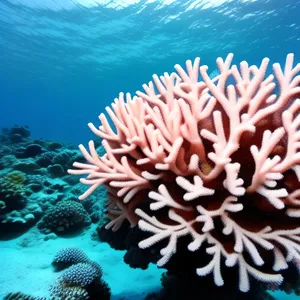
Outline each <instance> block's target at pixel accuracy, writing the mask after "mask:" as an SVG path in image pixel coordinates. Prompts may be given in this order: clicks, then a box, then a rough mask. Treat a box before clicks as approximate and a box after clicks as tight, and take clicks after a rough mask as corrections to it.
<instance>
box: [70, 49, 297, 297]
mask: <svg viewBox="0 0 300 300" xmlns="http://www.w3.org/2000/svg"><path fill="white" fill-rule="evenodd" d="M232 59H233V55H232V54H229V55H228V56H227V58H226V59H225V60H223V59H221V58H218V59H217V65H218V68H219V73H218V75H217V76H215V77H212V78H211V77H210V76H209V75H208V73H207V70H208V67H207V66H200V59H199V58H196V59H195V61H194V63H192V62H191V61H187V63H186V69H187V70H184V69H183V68H182V67H180V66H179V65H176V66H175V68H176V70H177V73H172V74H168V73H164V75H163V76H161V77H158V76H157V75H154V76H153V81H154V82H150V83H149V84H148V85H146V84H145V85H143V88H144V90H145V92H140V91H138V92H137V95H136V96H134V97H131V95H130V94H127V95H126V97H125V96H124V94H123V93H121V94H120V96H119V98H118V99H115V101H114V103H113V104H112V108H110V107H107V108H106V110H107V112H108V114H109V116H110V118H111V120H112V122H113V123H114V127H115V129H116V130H114V129H113V128H112V127H111V125H110V122H109V121H108V120H107V118H106V117H105V115H104V114H101V115H100V116H99V119H100V122H101V125H100V127H99V128H96V127H95V126H94V125H93V124H89V127H90V129H91V130H92V131H93V132H94V133H95V134H96V135H97V136H99V137H100V138H102V139H103V141H102V145H103V147H104V148H105V150H106V153H105V154H104V155H102V156H99V155H98V153H97V150H96V148H95V145H94V142H93V141H91V142H89V149H86V148H85V147H84V146H83V145H80V147H79V148H80V150H81V152H82V154H83V156H84V157H85V159H86V163H82V162H80V161H78V162H76V163H75V164H74V167H75V168H76V170H69V173H71V174H77V175H87V178H81V179H80V181H81V182H82V183H83V184H85V185H88V186H89V189H88V190H87V191H86V192H85V193H83V194H82V196H80V199H85V198H86V197H88V196H89V195H91V194H92V193H93V192H94V191H95V190H96V189H97V188H98V187H99V186H101V185H105V186H106V187H107V190H108V196H109V202H108V216H109V217H110V219H111V221H110V222H109V223H108V225H107V226H106V228H112V229H113V230H114V231H115V230H118V229H119V228H120V227H121V226H122V224H123V221H124V220H128V221H129V222H130V224H131V226H135V225H137V224H138V226H139V228H140V230H142V231H144V232H146V233H147V236H146V237H145V238H144V239H143V240H141V241H140V242H139V247H140V248H142V249H146V248H149V247H153V248H154V249H155V250H157V249H158V250H160V255H161V257H160V259H158V261H157V263H158V265H159V266H165V267H166V268H167V269H169V270H172V272H174V273H177V274H185V275H186V276H191V275H190V274H191V269H192V268H193V269H194V270H196V274H197V275H198V276H200V277H201V278H206V277H205V276H207V275H209V274H212V275H213V281H214V283H215V285H217V286H223V285H224V283H225V281H226V279H227V281H231V283H229V284H231V285H234V282H233V280H230V279H229V278H238V280H237V284H238V288H239V289H240V290H241V291H243V292H247V291H249V289H250V282H253V278H254V279H255V281H261V282H263V283H267V284H272V285H275V286H277V287H278V286H279V285H280V284H281V283H282V282H283V280H284V276H285V272H286V271H285V270H289V269H292V268H293V266H294V267H295V268H296V269H297V268H298V269H299V261H300V223H299V218H300V153H299V148H300V131H299V128H300V114H299V113H300V99H299V98H298V97H299V96H300V76H299V72H300V64H297V65H295V66H294V57H293V55H292V54H289V55H288V56H287V59H286V63H285V66H284V68H281V66H280V65H279V64H274V65H273V71H274V72H273V74H270V75H266V74H267V68H268V63H269V59H267V58H266V59H264V60H263V61H262V63H261V65H260V66H259V67H257V66H255V65H252V66H249V64H248V63H247V62H245V61H244V62H242V63H241V64H240V68H238V66H236V65H232ZM200 76H201V77H200ZM174 260H176V262H177V263H174ZM234 267H235V268H234ZM231 270H235V272H232V271H231ZM194 272H195V271H194ZM298 272H299V271H298ZM193 274H194V273H193ZM298 274H299V273H298ZM232 276H234V277H232ZM298 276H299V275H298ZM203 280H204V281H205V280H206V279H203ZM205 282H206V281H205Z"/></svg>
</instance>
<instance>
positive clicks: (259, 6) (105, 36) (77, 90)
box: [0, 0, 300, 144]
mask: <svg viewBox="0 0 300 300" xmlns="http://www.w3.org/2000/svg"><path fill="white" fill-rule="evenodd" d="M97 2H99V4H96V3H97ZM115 2H116V3H115V4H114V1H92V0H91V1H88V0H82V1H77V0H73V1H71V0H61V1H52V0H47V1H45V0H39V1H38V0H13V1H7V0H3V1H1V3H0V25H1V26H0V54H1V55H0V67H1V70H2V72H1V74H0V86H1V95H2V97H1V111H2V117H1V119H0V126H1V127H3V126H11V125H13V124H15V123H17V124H22V125H23V124H25V125H28V126H29V127H30V128H31V131H32V134H33V135H34V136H35V137H45V138H54V139H58V140H61V141H68V142H74V143H76V144H77V143H78V142H82V140H83V139H87V132H88V130H86V123H87V122H88V121H94V120H95V118H96V116H97V115H98V113H100V112H102V111H103V110H104V107H105V106H107V105H109V104H110V103H111V101H112V100H113V99H114V98H115V97H116V96H118V94H119V92H121V91H123V92H135V91H136V90H139V89H141V85H142V84H143V83H146V82H149V81H150V80H151V76H152V74H154V73H156V74H162V73H163V72H171V71H173V66H174V65H175V64H176V63H179V64H183V63H184V62H185V61H186V60H187V59H194V58H195V57H197V56H199V57H201V58H202V60H203V63H205V64H207V65H209V66H211V69H212V71H213V70H214V69H215V60H216V58H217V57H219V56H221V57H225V56H226V55H227V54H228V53H230V52H232V53H234V54H235V60H236V61H237V62H239V61H241V60H247V61H248V62H249V63H250V64H252V63H257V64H258V63H259V62H260V60H261V59H262V58H264V57H269V58H270V59H271V61H272V62H280V63H281V62H283V61H284V59H285V56H286V54H287V53H289V52H294V53H295V55H296V59H297V57H298V55H300V54H299V51H300V40H299V26H300V24H299V9H300V8H299V5H300V4H299V3H300V2H299V1H297V0H285V1H281V0H271V1H265V0H259V1H221V0H220V1H218V0H216V1H171V0H169V1H137V0H136V1H134V0H132V1H131V0H128V1H125V0H124V1H115ZM80 3H81V5H80ZM101 3H104V4H101ZM129 3H130V4H129ZM25 112H26V113H25Z"/></svg>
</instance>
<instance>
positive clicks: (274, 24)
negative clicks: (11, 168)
mask: <svg viewBox="0 0 300 300" xmlns="http://www.w3.org/2000/svg"><path fill="white" fill-rule="evenodd" d="M299 16H300V1H299V0H191V1H188V0H182V1H181V0H180V1H175V0H123V1H122V0H112V1H110V0H1V1H0V70H1V72H0V93H1V94H0V128H11V127H13V126H15V125H17V126H24V125H26V126H28V127H29V130H30V132H31V136H30V137H31V138H32V139H42V140H52V141H57V142H60V143H63V144H71V145H75V146H77V144H79V143H86V142H88V141H89V140H90V139H91V138H94V135H93V134H92V133H91V132H90V130H89V129H88V127H87V123H88V122H94V123H95V124H98V122H99V121H98V119H97V117H98V115H99V114H100V113H101V112H104V111H105V107H106V106H109V105H110V104H111V103H112V101H113V100H114V99H115V98H116V97H118V95H119V93H120V92H130V93H135V92H136V91H137V90H142V85H143V84H144V83H148V82H149V81H150V80H151V79H152V75H153V74H158V75H161V74H163V73H164V72H172V71H173V70H174V65H175V64H181V65H184V63H185V61H186V60H188V59H191V60H193V59H194V58H196V57H198V56H199V57H200V58H201V63H202V64H206V65H208V66H209V71H210V72H213V71H215V69H216V64H215V61H216V59H217V58H218V57H223V58H225V57H226V55H227V54H228V53H234V62H237V63H239V62H240V61H242V60H246V61H247V62H248V63H249V64H256V65H260V63H261V60H262V59H263V58H264V57H269V58H270V60H271V63H275V62H278V63H280V64H282V65H283V64H284V62H285V58H286V55H287V54H288V53H294V54H295V61H296V62H299V61H300V18H299ZM53 147H54V146H53ZM0 154H1V155H3V152H0ZM0 165H1V164H0ZM47 167H49V166H47ZM19 170H21V171H22V172H23V171H24V169H19ZM2 171H3V172H2ZM0 172H2V173H1V176H4V175H3V174H4V168H3V167H2V166H1V168H0ZM24 172H25V173H26V172H27V171H24ZM51 172H52V171H51ZM53 172H54V171H53ZM55 172H58V171H55ZM26 174H27V173H26ZM34 174H35V175H34V176H36V174H39V175H41V176H46V175H45V174H44V173H34ZM52 174H54V173H52ZM55 174H57V173H55ZM30 176H31V175H30ZM54 177H55V176H54V175H53V176H52V179H51V180H53V182H51V183H50V186H51V188H48V187H47V188H45V189H44V190H43V193H44V194H45V193H48V196H49V195H51V194H52V193H53V194H55V195H56V194H57V195H56V197H58V198H59V197H62V193H61V191H59V190H55V189H54V188H53V186H55V185H57V184H61V185H63V183H62V182H56V181H55V180H56V179H55V178H54ZM35 180H36V179H34V180H33V181H32V182H34V183H36V181H35ZM31 184H33V183H31ZM36 188H37V187H36ZM70 189H71V188H70ZM54 190H55V191H54ZM79 190H80V188H78V190H77V191H74V190H72V193H73V194H72V196H74V195H76V194H78V195H79V192H78V191H79ZM70 191H71V190H67V192H64V193H65V194H66V193H69V194H70V193H71V192H70ZM37 193H42V192H41V191H38V192H37ZM0 194H1V192H0ZM78 195H77V196H78ZM30 197H32V203H33V202H34V200H36V199H37V198H34V197H36V196H30ZM38 197H42V196H41V195H40V194H39V196H38ZM43 197H44V196H43ZM49 197H50V196H49ZM74 197H75V196H74ZM58 198H57V199H58ZM70 199H71V198H70ZM0 200H1V199H0ZM45 201H46V200H45ZM47 201H48V200H47ZM49 201H50V200H49ZM51 201H52V200H51ZM51 201H50V202H51ZM55 201H56V200H53V201H52V203H55ZM45 207H46V208H47V205H45ZM45 207H42V208H41V209H42V210H43V211H44V210H45V209H46V208H45ZM87 210H88V209H87ZM30 212H31V211H30ZM27 215H28V213H27V214H26V216H27ZM34 216H35V215H34ZM29 217H31V216H29ZM29 217H28V218H29ZM95 224H96V222H95V223H94V224H93V225H92V226H94V225H95ZM95 226H96V225H95ZM18 238H21V240H12V241H10V242H9V243H10V244H7V245H6V244H5V245H3V246H2V247H3V253H4V254H5V257H7V258H10V259H11V258H12V257H13V255H18V252H17V250H18V251H21V252H22V255H21V260H26V249H27V248H26V247H27V246H26V247H24V248H25V250H23V248H22V247H23V246H20V245H21V244H22V243H25V242H26V241H25V242H24V239H25V238H23V239H22V236H21V237H20V235H18ZM49 239H51V237H49ZM80 239H81V240H80ZM37 240H39V239H37ZM27 242H28V241H27ZM27 242H26V243H27ZM85 242H86V236H81V237H80V238H79V240H78V241H76V242H74V243H73V244H74V245H75V246H76V247H77V246H78V247H79V246H80V245H81V244H82V243H85ZM14 243H15V244H14ZM43 243H46V242H44V240H43ZM55 243H56V244H55V245H54V246H53V249H54V250H51V251H50V250H49V249H50V248H49V247H50V246H47V244H45V245H46V246H45V247H46V248H45V250H43V252H44V254H45V257H46V258H45V259H48V260H50V259H51V255H52V253H53V252H57V251H58V250H59V249H60V248H61V247H62V246H60V244H61V245H64V246H67V244H68V243H67V242H66V241H64V242H59V241H55ZM28 244H30V243H29V242H28ZM22 245H23V244H22ZM37 245H39V244H38V243H36V244H35V243H33V244H32V247H39V246H37ZM28 247H29V248H30V246H28ZM97 247H98V245H97V243H95V244H92V245H90V246H89V247H86V248H84V250H85V251H90V253H91V254H90V255H91V256H92V258H93V259H94V258H95V259H97V255H96V253H97V251H96V250H95V249H98V248H97ZM105 247H107V248H103V249H102V248H101V249H100V250H99V251H102V252H101V253H103V255H104V256H103V257H105V258H106V260H105V259H104V258H102V261H101V262H102V264H103V268H104V267H105V264H106V263H107V259H108V258H107V257H109V253H110V252H109V251H110V248H109V247H108V246H105ZM20 249H21V250H20ZM43 249H44V248H43ZM47 249H48V250H49V252H47V251H48V250H47ZM91 249H94V250H91ZM28 251H29V250H28ZM0 253H1V250H0ZM9 253H12V254H11V256H10V254H9ZM28 253H29V252H28ZM54 254H55V253H54ZM30 255H32V256H33V257H34V256H35V255H34V254H32V253H31V254H30ZM47 255H48V256H47ZM113 255H116V256H115V260H116V261H119V260H120V261H122V258H121V256H122V255H120V256H117V254H113ZM52 256H53V255H52ZM108 261H109V262H108V263H107V264H108V265H109V264H112V265H113V264H114V261H113V259H112V258H110V259H108ZM18 263H20V262H18ZM45 264H46V263H45ZM120 264H121V262H120ZM5 267H11V268H12V269H13V270H15V268H14V266H13V264H12V265H9V266H7V265H5ZM27 267H28V266H26V267H25V268H27ZM28 268H29V267H28ZM39 268H40V270H42V269H43V263H42V262H41V263H40V265H39ZM112 268H113V267H112ZM122 268H123V269H122V272H124V274H125V273H126V272H127V274H131V275H128V276H132V278H134V279H135V280H136V281H138V280H139V278H140V282H141V284H143V285H144V286H145V285H146V284H147V282H148V283H149V286H146V287H145V291H146V292H151V291H153V290H155V289H157V288H158V286H159V284H160V281H159V276H160V271H157V270H156V269H154V267H153V266H152V267H151V268H153V269H150V271H149V273H148V275H147V270H146V271H141V270H139V271H137V272H139V273H130V272H133V271H131V270H130V268H129V267H128V268H127V267H126V266H122ZM0 269H1V263H0ZM45 269H46V266H45ZM112 272H113V271H111V274H110V275H108V274H105V276H106V277H105V279H107V281H108V282H109V284H110V286H111V289H112V293H113V294H114V291H118V292H120V295H117V294H118V292H116V294H115V295H114V297H115V298H114V299H122V297H124V299H142V296H141V295H142V294H143V291H141V292H139V294H137V295H135V294H134V293H132V294H131V293H130V292H128V290H132V289H136V288H137V287H136V286H135V285H134V284H133V285H132V286H129V288H128V290H126V289H124V290H125V292H124V290H123V289H122V288H123V287H124V286H125V285H126V284H128V283H126V281H124V282H120V281H119V283H118V281H115V282H116V283H115V285H116V286H112V282H113V281H114V278H113V277H114V276H115V275H112ZM114 272H116V273H118V271H114ZM119 272H121V271H119ZM156 272H157V273H156ZM105 273H109V271H108V270H105ZM34 274H37V275H36V276H37V277H39V276H41V277H42V276H44V275H43V273H42V272H41V273H38V272H36V273H32V275H31V276H35V275H34ZM157 274H158V275H157ZM156 275H157V277H156ZM22 276H23V275H22ZM45 276H46V275H45ZM49 276H50V275H49ZM51 276H52V275H51ZM118 276H120V275H116V278H119V277H118ZM147 276H149V277H147ZM52 279H53V278H52V277H51V278H50V279H49V280H48V281H45V282H43V284H42V287H41V288H40V289H39V288H37V289H36V291H34V290H33V289H30V288H28V287H27V288H25V290H24V292H30V293H32V294H34V296H44V295H45V294H43V290H42V289H43V288H44V286H46V285H47V284H48V283H49V282H50V281H51V280H52ZM12 281H13V279H11V278H10V280H9V281H7V282H6V281H5V280H3V279H2V278H1V280H0V291H1V290H3V291H5V292H9V289H7V285H10V284H11V282H12ZM42 281H43V280H42ZM26 282H27V281H25V285H26ZM120 285H123V287H122V288H120V287H119V286H120ZM4 286H5V288H4ZM17 287H18V286H17V285H16V286H14V288H13V290H11V292H16V288H17ZM23 287H24V283H22V285H21V284H20V292H23V290H21V289H22V288H23ZM114 288H115V290H114ZM118 288H119V289H120V291H119V290H118ZM35 292H36V293H35ZM3 293H4V292H3ZM122 293H123V294H122ZM134 295H135V296H134ZM274 295H275V294H274ZM1 296H2V297H4V294H1V293H0V297H1ZM126 297H127V298H126ZM275 297H276V299H282V300H283V299H290V300H292V299H296V298H297V296H295V295H294V294H291V295H286V294H284V293H278V294H276V295H275ZM62 299H64V298H62Z"/></svg>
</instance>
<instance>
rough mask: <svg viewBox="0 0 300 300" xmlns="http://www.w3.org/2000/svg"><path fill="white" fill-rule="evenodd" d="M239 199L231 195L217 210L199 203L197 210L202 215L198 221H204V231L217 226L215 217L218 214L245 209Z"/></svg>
mask: <svg viewBox="0 0 300 300" xmlns="http://www.w3.org/2000/svg"><path fill="white" fill-rule="evenodd" d="M237 201H238V199H237V198H236V197H233V196H229V197H227V198H226V199H225V201H224V202H223V203H222V205H221V207H220V208H219V209H217V210H206V209H205V208H204V207H203V206H201V205H198V206H197V210H198V212H199V213H200V216H198V217H197V218H196V221H197V222H203V223H204V225H203V227H202V231H203V232H208V231H210V230H212V229H214V228H215V226H214V222H213V218H214V217H217V216H222V215H223V214H224V212H225V211H229V212H238V211H241V210H242V209H243V205H242V204H241V203H234V202H237Z"/></svg>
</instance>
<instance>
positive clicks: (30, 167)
mask: <svg viewBox="0 0 300 300" xmlns="http://www.w3.org/2000/svg"><path fill="white" fill-rule="evenodd" d="M13 168H14V169H15V170H19V171H22V172H24V173H34V172H36V171H38V170H39V169H40V166H39V165H37V164H36V163H35V161H34V160H33V159H32V158H28V159H26V160H22V161H17V162H15V163H14V164H13Z"/></svg>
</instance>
